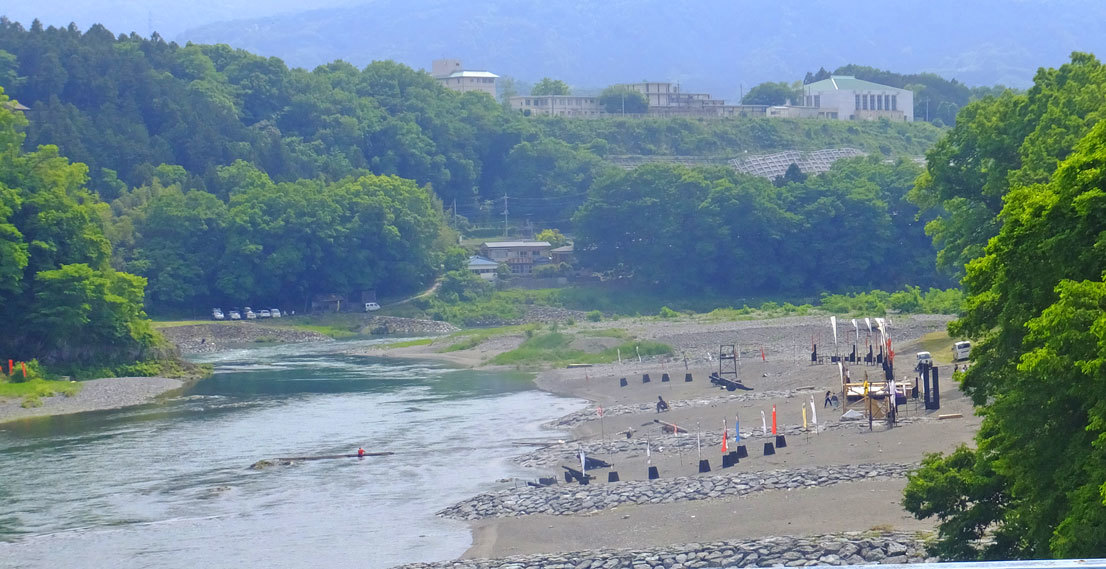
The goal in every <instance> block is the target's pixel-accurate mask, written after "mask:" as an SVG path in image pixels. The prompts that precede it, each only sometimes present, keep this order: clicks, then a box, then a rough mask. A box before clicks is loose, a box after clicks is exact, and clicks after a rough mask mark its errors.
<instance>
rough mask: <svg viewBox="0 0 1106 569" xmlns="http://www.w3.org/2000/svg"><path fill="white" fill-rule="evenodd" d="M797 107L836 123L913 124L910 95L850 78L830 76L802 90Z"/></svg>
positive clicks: (912, 96) (903, 90)
mask: <svg viewBox="0 0 1106 569" xmlns="http://www.w3.org/2000/svg"><path fill="white" fill-rule="evenodd" d="M798 103H799V106H802V107H806V108H813V109H817V110H818V114H819V115H820V116H824V117H825V118H830V119H838V120H875V119H879V118H886V119H889V120H892V121H906V122H913V121H914V93H913V92H911V91H908V90H906V89H896V88H895V87H888V86H887V85H880V84H879V83H872V82H871V81H864V80H861V79H857V78H856V77H853V76H851V75H834V76H832V77H830V78H829V79H823V80H821V81H815V82H814V83H810V84H809V85H804V86H803V100H802V101H798Z"/></svg>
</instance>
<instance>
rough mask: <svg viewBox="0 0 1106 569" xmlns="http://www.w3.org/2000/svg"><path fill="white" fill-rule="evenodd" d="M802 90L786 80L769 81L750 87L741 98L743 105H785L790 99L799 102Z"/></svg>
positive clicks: (795, 102) (794, 102)
mask: <svg viewBox="0 0 1106 569" xmlns="http://www.w3.org/2000/svg"><path fill="white" fill-rule="evenodd" d="M801 96H802V90H801V89H797V88H795V87H794V86H792V85H789V84H787V83H784V82H779V83H775V82H772V81H767V82H764V83H761V84H759V85H756V86H754V87H753V88H752V89H749V92H748V93H745V96H744V97H742V98H741V104H743V105H784V104H787V103H788V102H789V101H790V102H791V103H792V104H796V105H797V104H799V101H800V100H801Z"/></svg>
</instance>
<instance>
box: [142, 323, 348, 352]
mask: <svg viewBox="0 0 1106 569" xmlns="http://www.w3.org/2000/svg"><path fill="white" fill-rule="evenodd" d="M160 332H161V333H162V334H163V335H164V336H165V337H166V338H167V339H168V340H169V341H170V342H172V343H173V344H176V346H177V347H179V348H180V351H181V353H183V354H203V353H210V352H217V351H219V350H226V349H229V348H234V347H240V346H245V345H250V344H257V343H274V344H298V343H302V342H327V341H331V338H330V337H329V336H326V335H325V334H320V333H318V332H312V331H310V330H299V329H296V328H279V327H276V326H263V325H260V324H254V323H252V322H221V323H218V324H214V323H213V324H193V325H190V326H173V327H170V328H162V329H161V330H160Z"/></svg>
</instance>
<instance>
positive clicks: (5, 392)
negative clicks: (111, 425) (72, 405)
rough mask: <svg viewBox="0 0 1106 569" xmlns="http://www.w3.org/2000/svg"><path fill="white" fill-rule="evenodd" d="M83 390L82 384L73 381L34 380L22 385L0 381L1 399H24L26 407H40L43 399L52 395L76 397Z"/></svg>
mask: <svg viewBox="0 0 1106 569" xmlns="http://www.w3.org/2000/svg"><path fill="white" fill-rule="evenodd" d="M80 390H81V384H79V383H73V382H71V381H52V380H47V379H32V380H30V381H24V382H22V383H8V382H6V381H0V397H7V398H16V397H21V398H23V406H24V407H39V406H41V405H42V398H43V397H50V396H52V395H65V396H66V397H69V396H70V395H76V394H77V392H78V391H80Z"/></svg>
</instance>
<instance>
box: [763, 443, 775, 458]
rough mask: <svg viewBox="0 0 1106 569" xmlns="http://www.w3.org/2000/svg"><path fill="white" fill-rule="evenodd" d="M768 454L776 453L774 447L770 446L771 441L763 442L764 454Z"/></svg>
mask: <svg viewBox="0 0 1106 569" xmlns="http://www.w3.org/2000/svg"><path fill="white" fill-rule="evenodd" d="M770 454H776V447H774V446H772V443H764V456H768V455H770Z"/></svg>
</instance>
